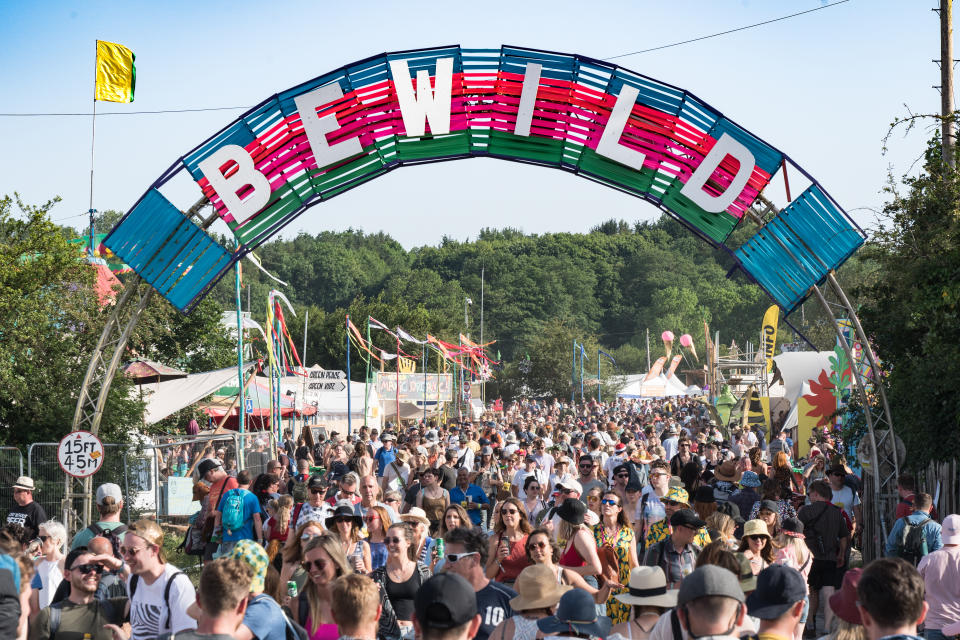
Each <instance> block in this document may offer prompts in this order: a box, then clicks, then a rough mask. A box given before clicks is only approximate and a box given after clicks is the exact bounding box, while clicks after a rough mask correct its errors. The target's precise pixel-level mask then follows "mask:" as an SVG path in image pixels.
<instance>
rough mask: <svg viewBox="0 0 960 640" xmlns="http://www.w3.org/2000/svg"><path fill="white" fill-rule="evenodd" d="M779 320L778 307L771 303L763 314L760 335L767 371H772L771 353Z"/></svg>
mask: <svg viewBox="0 0 960 640" xmlns="http://www.w3.org/2000/svg"><path fill="white" fill-rule="evenodd" d="M779 321H780V307H778V306H777V305H771V306H770V308H769V309H767V312H766V313H764V314H763V325H762V326H761V329H760V335H761V336H762V337H763V357H764V358H766V361H767V373H770V372H771V371H773V354H774V349H775V348H776V346H777V323H778V322H779Z"/></svg>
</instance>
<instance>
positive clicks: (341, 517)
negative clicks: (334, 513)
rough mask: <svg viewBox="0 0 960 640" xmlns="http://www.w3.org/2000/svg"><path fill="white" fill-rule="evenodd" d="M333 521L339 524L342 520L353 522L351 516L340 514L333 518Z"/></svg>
mask: <svg viewBox="0 0 960 640" xmlns="http://www.w3.org/2000/svg"><path fill="white" fill-rule="evenodd" d="M333 521H334V522H335V523H337V524H340V523H342V522H349V523H350V524H353V518H351V517H350V516H340V517H338V518H334V519H333Z"/></svg>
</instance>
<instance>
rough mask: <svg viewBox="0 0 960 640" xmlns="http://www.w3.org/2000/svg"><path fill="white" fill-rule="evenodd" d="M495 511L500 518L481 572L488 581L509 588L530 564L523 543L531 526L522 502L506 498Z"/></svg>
mask: <svg viewBox="0 0 960 640" xmlns="http://www.w3.org/2000/svg"><path fill="white" fill-rule="evenodd" d="M497 511H498V512H499V514H500V519H499V520H498V521H497V523H496V525H495V526H494V529H493V535H492V536H491V537H490V549H489V552H488V554H487V566H486V567H485V569H484V572H485V573H486V576H487V577H488V578H490V579H491V580H496V581H497V582H500V583H501V584H506V585H507V586H510V585H512V584H513V583H514V581H515V580H516V579H517V576H518V575H520V572H521V571H523V569H524V567H527V566H529V565H530V561H529V560H528V559H527V554H526V543H527V536H528V535H529V534H530V531H531V530H532V529H533V527H531V526H530V522H529V520H527V513H526V511H524V508H523V503H521V502H520V500H519V499H518V498H507V499H506V500H504V501H503V502H501V503H500V504H499V505H498V506H497Z"/></svg>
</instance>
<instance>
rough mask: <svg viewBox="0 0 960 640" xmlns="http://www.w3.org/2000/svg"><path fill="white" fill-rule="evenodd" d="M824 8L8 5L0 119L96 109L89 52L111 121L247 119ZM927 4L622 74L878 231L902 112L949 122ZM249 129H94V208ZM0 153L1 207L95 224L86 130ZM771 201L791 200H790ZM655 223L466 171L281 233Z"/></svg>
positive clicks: (644, 59) (438, 170)
mask: <svg viewBox="0 0 960 640" xmlns="http://www.w3.org/2000/svg"><path fill="white" fill-rule="evenodd" d="M823 4H826V3H825V2H821V1H818V0H802V1H801V0H779V1H777V2H769V1H768V2H761V1H758V0H753V1H727V0H689V1H681V2H676V1H671V2H665V1H661V0H646V1H638V0H632V1H616V2H593V3H587V2H567V1H558V2H553V3H546V2H534V1H524V2H516V1H515V0H514V1H510V2H505V1H501V0H489V1H487V2H482V3H474V4H464V3H449V2H439V1H427V0H423V1H405V2H363V3H359V2H355V3H337V4H336V5H334V4H333V3H327V2H316V1H311V2H290V1H288V2H244V1H236V2H222V1H212V2H179V1H170V2H149V3H147V2H115V1H102V2H79V1H77V2H70V3H68V2H4V3H2V5H0V41H2V42H3V48H2V51H0V86H2V87H3V91H2V93H0V112H30V113H35V112H89V111H90V109H91V106H92V93H93V73H94V47H95V40H97V39H98V38H99V39H102V40H109V41H113V42H119V43H122V44H125V45H126V46H128V47H130V48H131V49H132V50H133V51H134V53H135V54H136V56H137V91H136V102H134V103H133V104H111V103H99V104H98V109H99V110H100V111H133V110H137V111H140V110H161V109H180V108H202V107H220V106H241V105H243V106H249V105H253V104H256V103H257V102H259V101H261V100H262V99H264V98H265V97H267V96H269V95H272V94H274V93H276V92H277V91H280V90H283V89H286V88H288V87H291V86H293V85H295V84H298V83H300V82H302V81H304V80H307V79H309V78H312V77H314V76H317V75H320V74H321V73H324V72H326V71H329V70H332V69H335V68H337V67H339V66H341V65H343V64H345V63H348V62H351V61H353V60H357V59H360V58H365V57H368V56H370V55H373V54H376V53H382V52H384V51H395V50H401V49H410V48H420V47H427V46H434V45H444V44H461V45H463V46H465V47H497V46H499V45H501V44H513V45H521V46H528V47H534V48H542V49H550V50H554V51H561V52H566V53H580V54H583V55H588V56H592V57H596V58H606V57H610V56H614V55H618V54H622V53H626V52H631V51H637V50H640V49H646V48H650V47H656V46H659V45H663V44H669V43H672V42H677V41H681V40H686V39H690V38H695V37H698V36H702V35H707V34H711V33H716V32H719V31H725V30H727V29H732V28H736V27H740V26H744V25H748V24H752V23H756V22H761V21H764V20H769V19H772V18H777V17H780V16H784V15H787V14H790V13H795V12H798V11H803V10H807V9H811V8H815V7H817V6H821V5H823ZM934 4H935V0H928V1H926V2H923V1H920V2H894V1H891V0H850V1H849V2H846V3H844V4H840V5H838V6H836V7H830V8H827V9H824V10H822V11H816V12H813V13H810V14H807V15H803V16H800V17H796V18H792V19H790V20H785V21H781V22H777V23H774V24H770V25H766V26H762V27H758V28H756V29H750V30H747V31H742V32H739V33H734V34H731V35H726V36H721V37H718V38H713V39H708V40H704V41H702V42H696V43H692V44H686V45H682V46H677V47H673V48H669V49H664V50H661V51H656V52H651V53H646V54H641V55H634V56H630V57H625V58H619V59H617V60H616V61H615V62H616V63H618V64H620V65H621V66H623V67H626V68H628V69H632V70H635V71H638V72H641V73H644V74H646V75H649V76H651V77H654V78H657V79H659V80H663V81H665V82H669V83H671V84H673V85H676V86H679V87H682V88H685V89H688V90H690V91H692V92H693V93H695V94H697V95H698V96H699V97H700V98H702V99H703V100H706V101H707V102H708V103H710V104H712V105H713V106H714V107H716V108H718V109H720V110H721V111H723V112H724V113H725V114H726V115H727V116H728V117H730V118H732V119H733V120H736V121H737V122H739V123H740V124H741V125H743V126H745V127H746V128H748V129H750V130H751V131H753V132H754V133H755V134H757V135H759V136H760V137H761V138H763V139H765V140H767V141H768V142H770V143H772V144H774V145H775V146H777V147H778V148H780V149H782V150H783V151H785V152H786V153H787V154H788V155H790V156H791V157H792V158H793V159H794V160H795V161H796V162H798V163H799V164H800V165H801V166H803V167H804V168H805V169H806V170H807V171H808V172H809V173H810V174H811V175H813V176H814V177H815V178H816V179H817V180H818V181H819V182H820V183H821V184H823V185H824V187H825V188H826V189H827V190H828V191H829V192H830V193H831V194H832V195H833V196H834V197H835V198H836V199H837V200H838V201H839V202H840V204H841V205H842V206H843V207H844V208H846V209H847V210H848V211H851V213H852V214H853V215H854V217H855V219H857V220H858V221H859V222H860V223H861V224H863V225H870V224H872V223H873V220H874V215H873V214H872V213H871V212H870V211H867V210H865V208H872V209H878V208H880V207H881V206H882V204H883V202H884V200H885V196H884V195H883V194H882V193H881V189H882V188H883V186H884V184H885V183H886V180H887V173H888V170H891V171H892V172H893V173H894V174H895V175H901V174H903V173H904V172H906V171H908V170H910V168H911V165H912V164H913V163H914V161H915V160H916V158H918V157H919V156H920V154H921V153H922V150H923V146H924V144H925V141H926V140H927V139H928V138H929V137H930V135H932V134H931V132H930V130H929V128H926V127H922V128H919V129H917V130H914V132H913V133H911V134H910V135H909V136H908V137H906V138H904V137H903V136H902V135H900V134H897V135H895V136H894V137H893V139H892V140H891V143H890V151H889V153H888V154H887V155H886V156H884V155H882V153H881V146H882V138H883V136H884V135H885V133H886V131H887V127H888V125H889V123H890V122H891V120H892V119H893V118H894V117H895V116H897V115H905V114H906V108H905V107H904V105H905V104H906V105H908V106H909V107H910V109H911V110H913V111H914V112H921V113H932V112H938V111H939V105H940V97H939V93H938V92H937V91H936V90H934V89H932V88H931V87H932V85H938V84H939V83H940V82H939V69H938V67H937V66H936V65H934V64H933V63H931V60H932V59H933V58H937V57H939V50H940V44H939V27H938V18H937V14H936V13H934V12H932V11H930V7H931V6H934ZM240 113H242V112H241V111H220V112H208V113H190V114H163V115H131V116H102V117H98V118H97V145H96V183H95V190H94V207H95V208H97V209H99V210H106V209H120V210H124V211H125V210H127V209H128V208H129V207H130V206H131V205H132V204H133V203H134V202H135V201H136V199H137V198H138V197H139V196H140V195H141V194H142V193H143V191H144V190H145V189H146V188H147V187H148V186H149V185H150V184H151V183H152V182H153V181H154V180H155V179H156V178H157V177H158V176H159V175H160V173H161V172H162V171H163V170H164V169H166V168H167V167H168V166H169V165H170V164H171V163H172V162H174V161H175V160H176V159H177V158H178V157H180V155H182V154H183V153H185V152H186V151H188V150H189V149H191V148H192V147H193V146H195V145H196V144H197V143H199V142H201V141H202V140H204V139H205V138H207V137H208V136H209V135H211V134H212V133H214V132H215V131H216V130H218V129H219V128H220V127H222V126H223V125H225V124H227V123H228V122H230V121H232V120H233V119H234V118H236V117H237V116H238V115H240ZM0 140H2V141H3V144H4V146H5V152H4V153H3V154H2V158H0V176H2V177H0V194H5V193H11V192H13V191H19V192H20V193H21V195H22V196H23V197H24V199H25V200H26V201H28V202H42V201H45V200H47V199H48V198H50V197H52V196H54V195H59V196H61V197H62V198H63V202H62V203H60V204H59V205H58V206H57V207H56V208H55V209H54V212H53V218H54V219H55V220H58V221H63V222H64V223H65V224H70V225H72V226H80V225H81V224H82V223H83V219H82V218H77V217H73V216H77V215H79V214H83V213H84V212H85V211H86V210H87V208H88V197H89V191H88V190H89V170H90V118H89V117H37V118H9V117H0ZM797 178H798V177H797ZM794 179H795V177H794V176H793V175H791V182H793V180H794ZM797 183H798V185H799V180H797ZM792 186H793V185H792ZM768 191H770V192H771V193H772V195H774V196H776V197H777V198H778V200H780V201H781V202H782V200H783V195H782V187H776V186H774V185H771V187H770V188H769V189H768ZM796 191H797V187H795V188H794V192H795V193H796ZM424 194H427V195H426V196H425V195H424ZM424 203H427V204H426V205H425V204H424ZM657 215H659V213H658V211H657V210H656V209H655V208H653V207H652V206H650V205H648V204H646V203H644V202H642V201H640V200H637V199H635V198H631V197H629V196H625V195H623V194H620V193H618V192H615V191H613V190H611V189H608V188H605V187H602V186H599V185H596V184H593V183H590V182H588V181H586V180H582V179H579V178H576V177H573V176H571V175H569V174H565V173H562V172H559V171H556V170H552V169H544V168H538V167H525V166H519V165H517V164H514V163H509V162H503V161H498V160H492V159H474V160H466V161H460V162H451V163H442V164H438V165H431V166H424V167H414V168H405V169H401V170H399V171H395V172H392V173H390V174H388V175H386V176H384V177H381V178H378V179H377V180H374V181H373V182H371V183H368V184H366V185H364V186H362V187H360V188H358V189H355V190H353V191H351V192H349V193H347V194H345V195H342V196H339V197H337V198H335V199H334V200H332V201H330V202H328V203H325V204H322V205H319V206H316V207H314V208H313V209H310V210H309V211H307V212H306V213H305V214H303V215H302V216H301V217H300V218H299V219H298V220H297V221H295V222H294V223H293V224H291V225H290V226H289V227H287V228H286V229H285V230H284V232H283V233H284V235H285V236H291V235H294V234H296V233H297V232H299V231H307V232H309V233H318V232H320V231H322V230H326V229H332V230H340V229H345V228H347V227H354V228H362V229H364V230H365V231H368V232H375V231H380V230H383V231H385V232H387V233H389V234H390V235H392V236H393V237H395V238H396V239H398V240H399V241H400V242H401V243H402V244H404V245H405V246H407V247H412V246H417V245H422V244H435V243H437V242H439V241H440V239H441V238H442V237H443V236H444V235H447V236H450V237H453V238H456V239H467V238H474V237H476V235H477V232H478V231H479V230H480V229H481V228H482V227H504V226H513V227H518V228H521V229H523V230H524V231H526V232H530V233H543V232H549V231H574V232H578V231H579V232H583V231H587V230H589V229H590V227H592V226H594V225H595V224H597V223H599V222H601V221H603V220H606V219H608V218H623V219H626V220H627V221H630V222H633V221H636V220H649V219H652V218H654V217H656V216H657ZM225 228H226V227H225V226H224V227H221V228H220V229H221V230H225Z"/></svg>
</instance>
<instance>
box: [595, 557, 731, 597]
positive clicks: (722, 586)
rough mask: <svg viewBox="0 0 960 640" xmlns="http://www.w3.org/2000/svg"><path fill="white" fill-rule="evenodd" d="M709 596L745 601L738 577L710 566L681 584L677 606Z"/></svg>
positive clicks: (694, 573) (692, 574)
mask: <svg viewBox="0 0 960 640" xmlns="http://www.w3.org/2000/svg"><path fill="white" fill-rule="evenodd" d="M584 593H586V592H584ZM709 596H722V597H725V598H732V599H734V600H736V601H737V602H743V601H744V599H745V598H744V595H743V590H742V589H741V588H740V583H739V582H738V581H737V576H735V575H733V573H731V572H730V571H728V570H727V569H724V568H723V567H718V566H716V565H712V564H708V565H705V566H703V567H698V568H697V569H694V570H693V572H692V573H691V574H690V575H688V576H687V577H686V578H684V579H683V582H681V583H680V591H679V592H678V593H677V606H678V607H682V606H684V605H686V604H687V603H689V602H692V601H694V600H698V599H700V598H706V597H709Z"/></svg>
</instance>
